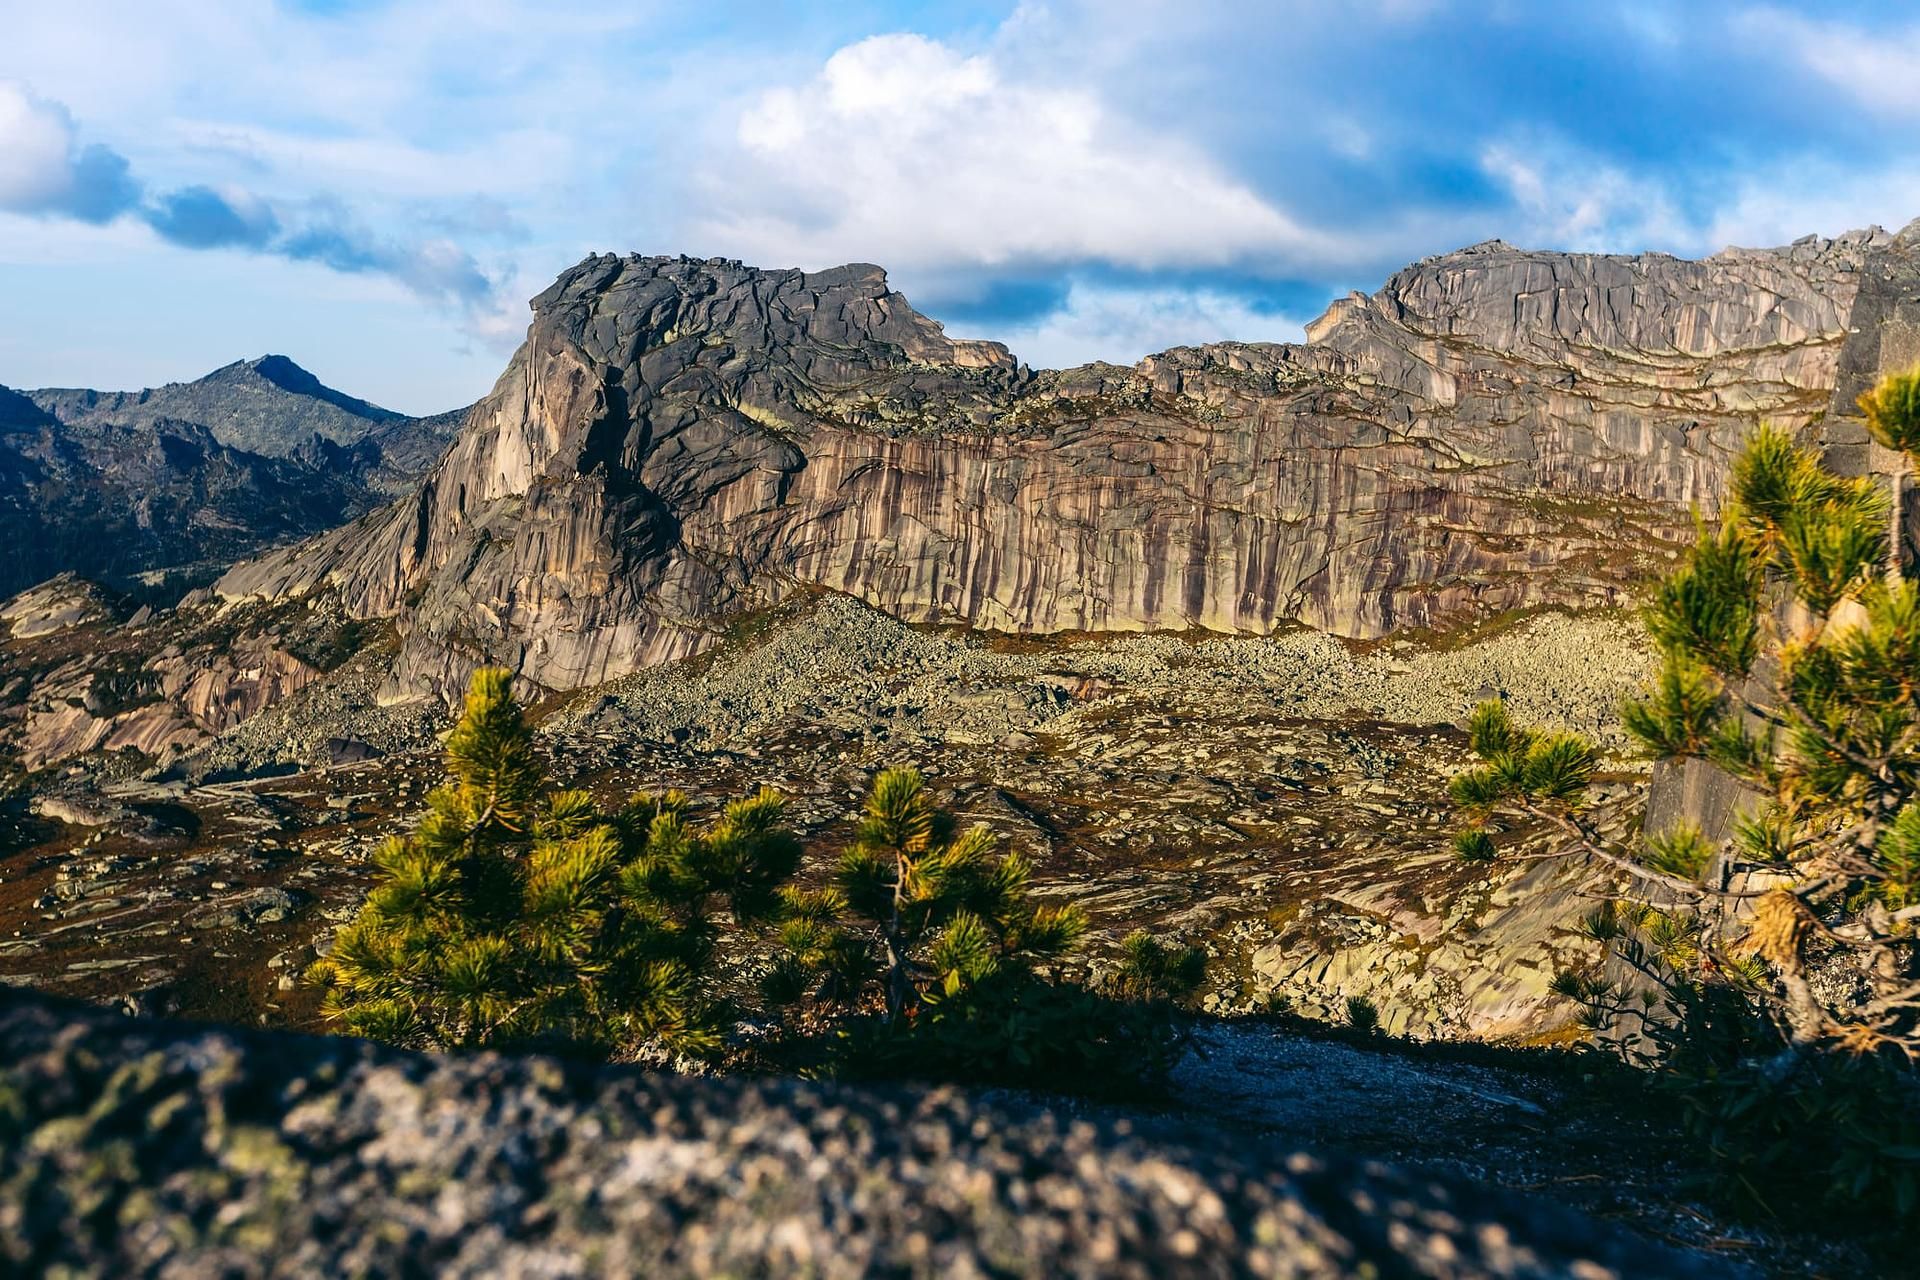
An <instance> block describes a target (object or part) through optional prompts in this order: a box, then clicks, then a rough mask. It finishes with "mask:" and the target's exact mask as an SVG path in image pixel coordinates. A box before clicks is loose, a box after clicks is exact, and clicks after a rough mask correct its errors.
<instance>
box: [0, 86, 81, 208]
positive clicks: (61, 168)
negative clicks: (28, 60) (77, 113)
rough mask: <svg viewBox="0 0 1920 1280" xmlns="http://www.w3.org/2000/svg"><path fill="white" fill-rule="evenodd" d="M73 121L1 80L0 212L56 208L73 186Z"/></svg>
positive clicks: (22, 87) (55, 105)
mask: <svg viewBox="0 0 1920 1280" xmlns="http://www.w3.org/2000/svg"><path fill="white" fill-rule="evenodd" d="M73 148H74V132H73V121H72V119H71V118H69V117H68V115H67V113H66V112H65V111H63V110H62V109H61V108H60V107H59V106H58V105H57V104H55V103H51V102H45V101H42V100H41V99H39V98H36V97H34V96H33V95H32V94H30V93H28V92H27V88H26V86H25V85H23V84H18V83H16V82H14V81H11V80H0V208H7V209H18V210H34V209H43V208H47V207H49V206H52V205H55V204H57V203H59V202H60V201H61V200H62V199H63V198H64V197H65V196H66V194H67V191H68V190H69V188H70V187H71V186H72V183H73Z"/></svg>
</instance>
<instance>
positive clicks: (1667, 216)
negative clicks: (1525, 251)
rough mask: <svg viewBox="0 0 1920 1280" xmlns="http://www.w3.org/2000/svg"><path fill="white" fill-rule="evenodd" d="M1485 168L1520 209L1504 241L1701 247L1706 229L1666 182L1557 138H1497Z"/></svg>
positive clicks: (1577, 247)
mask: <svg viewBox="0 0 1920 1280" xmlns="http://www.w3.org/2000/svg"><path fill="white" fill-rule="evenodd" d="M1480 168H1481V171H1482V172H1484V173H1485V174H1486V175H1487V176H1488V177H1490V178H1492V179H1493V180H1494V181H1496V182H1498V183H1499V184H1500V185H1501V186H1502V187H1504V188H1505V189H1506V192H1507V196H1508V198H1509V199H1510V200H1512V202H1513V206H1514V209H1515V210H1516V211H1517V212H1518V213H1519V214H1520V218H1521V220H1520V222H1519V223H1518V224H1517V225H1514V226H1513V228H1512V230H1510V231H1508V232H1505V233H1503V237H1502V238H1503V239H1506V240H1511V241H1515V242H1518V243H1521V244H1524V245H1525V246H1527V247H1529V248H1543V249H1565V250H1570V251H1574V252H1589V253H1621V252H1628V253H1632V252H1638V251H1639V250H1642V249H1664V250H1668V251H1670V252H1691V251H1693V250H1695V249H1697V248H1698V247H1699V244H1700V229H1699V228H1698V227H1696V226H1694V225H1692V224H1690V223H1689V222H1688V221H1687V219H1686V218H1685V217H1684V216H1683V215H1682V214H1681V213H1680V211H1679V209H1678V208H1677V207H1676V205H1675V202H1674V200H1673V199H1672V197H1671V196H1670V195H1669V193H1668V192H1667V191H1666V189H1665V188H1664V187H1662V186H1661V184H1660V183H1659V182H1657V181H1656V180H1654V179H1651V178H1646V177H1642V176H1638V175H1635V174H1632V173H1629V172H1628V171H1626V170H1624V169H1621V168H1619V167H1617V166H1615V165H1610V164H1607V163H1605V162H1603V161H1601V160H1599V159H1598V158H1596V157H1594V156H1592V155H1589V154H1586V153H1584V152H1580V151H1577V150H1573V149H1570V148H1567V147H1565V146H1564V145H1562V144H1559V143H1557V142H1554V141H1552V140H1546V139H1540V138H1531V139H1527V140H1524V141H1509V142H1499V143H1494V144H1492V145H1489V146H1487V147H1485V148H1483V149H1482V150H1481V153H1480Z"/></svg>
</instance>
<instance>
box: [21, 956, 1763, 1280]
mask: <svg viewBox="0 0 1920 1280" xmlns="http://www.w3.org/2000/svg"><path fill="white" fill-rule="evenodd" d="M0 1261H3V1262H4V1264H5V1265H6V1266H8V1267H11V1268H13V1269H14V1270H15V1271H16V1273H18V1274H45V1273H48V1272H52V1271H56V1270H58V1271H61V1272H62V1273H64V1274H69V1275H97V1276H114V1277H121V1276H140V1275H166V1276H203V1275H204V1276H213V1275H219V1276H266V1275H284V1276H311V1275H403V1274H413V1275H427V1274H430V1275H447V1276H466V1275H471V1276H478V1275H486V1276H535V1275H537V1276H600V1275H646V1276H661V1277H666V1276H798V1275H813V1276H822V1277H841V1276H848V1277H851V1276H872V1275H898V1276H943V1277H945V1276H989V1275H992V1276H1059V1275H1084V1276H1092V1275H1100V1276H1143V1277H1144V1276H1176V1275H1205V1276H1236V1275H1245V1276H1287V1277H1336V1276H1356V1275H1376V1276H1431V1277H1450V1278H1456V1280H1465V1278H1466V1277H1480V1276H1516V1277H1517V1276H1530V1277H1548V1276H1555V1277H1559V1276H1566V1277H1581V1278H1583V1280H1601V1278H1602V1277H1609V1276H1620V1277H1625V1276H1634V1277H1639V1276H1653V1275H1659V1276H1672V1277H1684V1276H1692V1275H1709V1274H1728V1273H1729V1272H1727V1271H1723V1270H1720V1269H1718V1268H1714V1269H1708V1268H1706V1267H1704V1266H1703V1265H1702V1264H1700V1263H1697V1262H1694V1261H1692V1260H1690V1259H1686V1258H1683V1257H1680V1256H1678V1255H1675V1254H1672V1253H1670V1252H1668V1251H1666V1250H1664V1249H1661V1248H1659V1247H1657V1246H1653V1245H1650V1244H1647V1243H1645V1242H1643V1241H1640V1240H1638V1239H1637V1238H1634V1237H1632V1236H1629V1235H1626V1234H1624V1233H1622V1232H1621V1231H1619V1230H1618V1229H1617V1228H1609V1227H1606V1226H1603V1225H1601V1224H1599V1223H1597V1222H1594V1221H1591V1220H1587V1219H1583V1218H1580V1217H1576V1216H1574V1215H1571V1214H1569V1213H1567V1212H1565V1211H1563V1210H1559V1209H1556V1208H1553V1207H1550V1206H1546V1205H1543V1204H1540V1203H1538V1202H1535V1201H1531V1200H1528V1199H1525V1198H1520V1197H1515V1196H1512V1195H1508V1194H1502V1193H1496V1192H1492V1191H1488V1190H1485V1189H1480V1188H1475V1187H1473V1186H1471V1185H1466V1184H1457V1183H1448V1182H1443V1181H1439V1180H1435V1179H1430V1178H1425V1177H1411V1176H1408V1175H1406V1174H1404V1173H1400V1172H1397V1171H1395V1170H1393V1169H1391V1168H1388V1167H1384V1166H1380V1165H1376V1164H1357V1163H1351V1162H1345V1161H1333V1160H1325V1159H1317V1158H1314V1157H1311V1156H1305V1155H1287V1154H1285V1153H1283V1152H1278V1151H1273V1150H1268V1149H1266V1148H1265V1147H1264V1146H1263V1145H1262V1144H1260V1143H1258V1142H1257V1141H1251V1140H1248V1139H1246V1138H1244V1137H1232V1136H1229V1135H1225V1134H1222V1133H1218V1132H1208V1131H1200V1130H1193V1131H1189V1132H1185V1133H1181V1134H1173V1133H1156V1134H1155V1135H1154V1136H1148V1135H1146V1134H1145V1133H1139V1134H1136V1133H1133V1132H1131V1131H1130V1130H1129V1128H1128V1126H1127V1125H1125V1124H1124V1123H1122V1122H1117V1121H1111V1120H1110V1121H1104V1122H1089V1121H1070V1120H1066V1119H1063V1118H1060V1117H1058V1116H1056V1115H1054V1114H1052V1113H1050V1112H1047V1111H1045V1110H1041V1109H1038V1108H1034V1107H1031V1106H1020V1105H1013V1104H1009V1105H1006V1106H993V1105H989V1104H987V1103H985V1102H983V1101H981V1100H979V1099H977V1098H974V1097H971V1096H969V1095H967V1094H964V1093H960V1092H957V1091H953V1090H932V1091H927V1090H906V1089H900V1090H853V1089H843V1088H833V1087H828V1086H824V1085H814V1084H804V1083H799V1082H794V1081H777V1080H776V1081H767V1080H757V1081H756V1080H738V1079H694V1078H686V1077H672V1076H659V1075H649V1074H645V1073H641V1072H638V1071H632V1070H622V1069H597V1070H596V1069H593V1068H590V1067H586V1066H581V1065H568V1064H563V1063H560V1062H556V1061H553V1060H550V1059H543V1058H508V1057H499V1056H492V1055H480V1056H475V1057H466V1058H435V1057H428V1056H423V1055H417V1054H407V1053H401V1052H395V1051H389V1050H383V1049H379V1048H376V1047H374V1046H372V1045H369V1044H366V1043H364V1042H359V1041H351V1040H327V1039H313V1038H307V1037H300V1036H290V1035H272V1034H267V1033H248V1032H241V1031H234V1030H215V1029H208V1028H195V1027H189V1026H180V1025H170V1024H166V1023H154V1022H143V1021H128V1020H125V1019H121V1018H119V1017H117V1016H115V1015H111V1014H107V1013H104V1012H101V1011H97V1010H92V1009H88V1008H86V1007H84V1006H78V1005H72V1004H66V1003H60V1002H54V1001H50V1000H47V999H45V998H43V997H36V996H29V995H25V994H19V993H11V992H5V991H0Z"/></svg>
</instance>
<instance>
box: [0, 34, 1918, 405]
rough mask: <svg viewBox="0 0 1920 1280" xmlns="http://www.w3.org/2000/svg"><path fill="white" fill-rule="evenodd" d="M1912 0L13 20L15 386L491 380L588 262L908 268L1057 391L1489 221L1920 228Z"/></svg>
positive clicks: (1786, 236)
mask: <svg viewBox="0 0 1920 1280" xmlns="http://www.w3.org/2000/svg"><path fill="white" fill-rule="evenodd" d="M1916 68H1920V5H1916V4H1911V3H1844V2H1842V0H1833V2H1829V3H1819V4H1813V3H1803V4H1798V5H1791V4H1765V3H1744V2H1741V0H1671V2H1670V3H1652V2H1650V0H1583V3H1580V4H1569V3H1564V2H1562V0H1531V2H1522V0H1482V2H1479V3H1473V2H1469V0H1457V2H1450V0H1177V2H1163V0H1024V2H1020V3H966V2H960V3H949V4H934V3H896V4H881V3H874V2H872V0H836V2H834V3H816V4H802V3H796V2H784V3H781V2H775V0H764V2H759V3H755V2H752V0H742V2H740V3H726V2H724V0H705V2H704V3H689V2H688V0H675V2H671V3H667V2H662V3H653V2H651V0H645V2H633V0H629V2H627V3H569V2H568V0H0V384H6V385H11V386H17V387H39V386H92V387H97V388H102V389H109V390H120V389H129V388H136V387H141V386H148V385H157V384H159V383H162V382H167V381H175V380H184V379H189V378H193V377H198V376H200V375H201V374H203V373H206V372H208V371H210V370H212V369H213V368H215V367H217V366H219V365H222V364H226V363H228V362H230V361H232V360H237V359H245V358H249V357H252V356H257V355H262V354H266V353H268V352H275V353H279V354H284V355H287V356H291V357H292V358H293V359H295V360H296V361H298V362H299V363H301V364H302V365H304V366H305V367H307V368H308V369H310V370H312V371H313V372H314V373H316V374H317V375H319V376H320V377H321V378H322V380H324V381H326V382H328V383H330V384H332V385H334V386H336V387H338V388H340V389H342V390H344V391H347V392H350V393H352V394H354V395H358V396H363V397H365V398H367V399H370V400H374V401H376V402H378V403H382V404H385V405H388V406H390V407H393V408H396V409H401V410H404V411H409V412H431V411H436V410H440V409H446V408H452V407H456V406H460V405H464V404H466V403H468V402H470V401H472V400H474V399H477V398H478V397H479V396H481V395H482V394H484V393H485V392H486V391H487V389H488V388H489V387H490V386H491V385H492V383H493V380H494V379H495V378H496V377H497V376H498V375H499V373H500V371H501V369H502V368H503V367H504V365H505V362H506V359H507V357H508V355H510V354H511V352H512V350H513V348H514V347H515V346H516V345H517V344H518V343H519V341H520V339H521V338H522V337H523V336H524V333H525V330H526V325H527V320H528V314H529V313H528V309H527V300H528V299H529V298H531V297H532V296H533V295H535V294H536V293H538V292H539V291H540V290H541V289H543V288H544V287H545V286H546V284H547V283H548V282H549V281H551V280H552V278H553V277H554V276H555V275H556V274H557V273H558V272H559V271H561V270H562V269H564V268H565V267H567V266H568V265H570V264H572V263H573V262H576V261H578V260H579V259H580V258H582V257H584V256H585V255H586V254H588V253H592V252H607V251H613V252H620V253H627V252H640V253H667V254H678V253H686V254H691V255H694V256H699V257H709V256H712V257H730V258H741V259H744V260H746V261H747V262H750V263H753V264H755V265H758V266H764V267H782V268H784V267H800V268H805V269H809V270H811V269H818V268H821V267H826V266H832V265H836V264H839V263H842V262H876V263H879V264H880V265H882V266H884V267H886V268H887V270H888V275H889V279H890V280H891V281H892V283H893V286H894V287H895V288H897V289H899V290H900V291H901V292H903V293H905V294H906V295H907V297H908V298H909V299H910V300H911V301H912V302H913V303H914V305H915V306H916V307H918V308H919V309H920V310H922V311H924V312H926V313H927V314H929V315H932V316H934V317H935V318H937V319H939V320H941V321H943V322H944V323H945V324H946V326H947V329H948V332H950V333H952V334H955V335H958V336H967V337H991V338H996V339H999V340H1000V341H1003V342H1005V343H1007V344H1008V345H1009V346H1010V347H1012V349H1013V350H1014V352H1015V354H1016V355H1018V356H1020V357H1021V358H1022V359H1024V360H1027V361H1028V362H1030V363H1032V364H1034V365H1036V366H1040V367H1048V366H1052V367H1058V366H1062V365H1068V364H1075V363H1079V362H1082V361H1086V360H1093V359H1107V360H1113V361H1118V362H1131V361H1134V360H1137V359H1138V358H1140V357H1141V356H1143V355H1146V354H1149V353H1151V352H1153V351H1157V350H1162V349H1164V348H1166V347H1169V346H1174V345H1178V344H1181V343H1186V342H1200V341H1209V340H1219V339H1241V340H1280V341H1285V340H1294V339H1298V338H1299V337H1300V334H1301V330H1302V326H1303V324H1304V323H1305V322H1307V321H1309V320H1311V319H1312V318H1313V317H1314V316H1316V315H1317V314H1319V312H1320V311H1321V310H1322V309H1323V308H1324V307H1325V305H1326V304H1327V302H1329V301H1330V300H1331V299H1333V298H1335V297H1338V296H1340V295H1341V294H1343V293H1345V292H1346V291H1347V290H1350V289H1360V290H1363V291H1366V290H1372V289H1374V288H1377V287H1378V286H1379V284H1380V283H1381V282H1382V281H1383V280H1384V279H1385V278H1386V276H1388V275H1389V274H1391V273H1392V272H1393V271H1394V270H1395V269H1397V268H1398V267H1400V266H1402V265H1405V264H1406V263H1408V262H1412V261H1415V260H1417V259H1419V258H1421V257H1424V256H1426V255H1429V254H1433V253H1440V252H1445V251H1447V250H1449V249H1453V248H1458V247H1460V246H1463V245H1467V244H1472V243H1475V242H1477V241H1480V240H1486V239H1491V238H1495V237H1498V238H1501V239H1505V240H1508V241H1510V242H1513V243H1515V244H1519V245H1523V246H1527V247H1533V248H1552V249H1567V250H1589V251H1602V252H1640V251H1644V250H1658V251H1664V252H1670V253H1677V254H1681V255H1686V256H1699V255H1703V254H1708V253H1712V252H1715V251H1717V250H1719V249H1721V248H1723V247H1725V246H1727V245H1733V244H1737V245H1746V246H1761V245H1773V244H1783V243H1786V242H1789V241H1791V240H1793V239H1796V238H1798V237H1799V236H1802V235H1805V234H1808V233H1817V234H1820V235H1836V234H1839V233H1840V232H1843V231H1846V230H1849V229H1851V228H1855V227H1861V226H1866V225H1868V224H1873V223H1878V224H1881V225H1884V226H1887V227H1890V228H1898V227H1900V226H1902V225H1904V224H1905V223H1906V222H1908V221H1909V220H1911V219H1912V218H1914V217H1916V216H1920V71H1917V70H1916Z"/></svg>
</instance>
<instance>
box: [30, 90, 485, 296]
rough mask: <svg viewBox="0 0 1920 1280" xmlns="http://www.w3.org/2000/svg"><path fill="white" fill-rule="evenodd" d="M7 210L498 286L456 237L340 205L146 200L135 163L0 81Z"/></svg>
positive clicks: (53, 107)
mask: <svg viewBox="0 0 1920 1280" xmlns="http://www.w3.org/2000/svg"><path fill="white" fill-rule="evenodd" d="M0 210H4V211H6V212H10V213H23V214H28V215H33V216H40V217H52V218H72V219H77V220H79V221H81V222H86V223H93V224H103V223H107V222H111V221H113V220H115V219H117V218H120V217H122V216H127V215H131V216H133V217H135V218H137V219H138V220H140V221H141V222H144V223H145V224H146V225H147V226H148V227H150V228H151V229H152V230H153V231H154V233H155V234H157V235H158V236H159V237H160V238H161V239H163V240H165V241H167V242H168V243H169V244H174V245H178V246H180V247H182V248H186V249H243V250H250V251H253V252H257V253H269V254H274V255H277V256H279V257H283V258H288V259H290V260H292V261H296V262H315V263H319V264H320V265H322V266H326V267H330V268H332V269H333V270H335V271H342V272H348V273H363V272H365V273H376V274H380V275H385V276H389V277H391V278H392V279H394V280H396V281H398V282H399V283H400V284H402V285H403V286H405V287H406V288H408V289H410V290H412V291H413V292H414V293H416V294H418V295H419V296H421V297H423V298H427V299H429V300H431V301H436V302H450V303H456V304H460V305H462V306H467V307H475V308H478V307H483V306H485V305H486V304H487V303H488V302H489V299H490V295H491V293H492V284H491V282H490V281H489V280H488V278H487V275H486V273H485V272H483V271H482V270H481V268H480V266H479V264H478V263H477V262H476V261H475V260H474V258H473V256H472V255H471V254H469V253H467V252H466V251H465V250H464V249H461V248H460V247H459V246H458V245H456V244H454V243H453V242H452V241H450V240H448V239H445V238H443V237H441V238H432V239H427V240H424V241H419V242H409V241H405V240H400V239H396V238H393V237H388V236H380V235H376V234H375V233H373V232H372V231H370V230H368V229H367V228H366V227H364V226H362V225H360V224H359V223H357V222H356V221H355V220H354V219H353V218H352V216H351V215H350V214H349V213H348V212H347V211H346V209H345V208H344V207H343V206H342V205H340V204H339V202H337V201H333V200H327V199H308V200H305V201H298V202H275V201H273V200H270V199H268V198H266V197H263V196H261V195H259V194H258V193H256V192H252V191H249V190H246V189H245V188H242V187H237V186H232V185H226V186H222V187H219V188H215V187H213V186H208V185H204V184H192V185H188V186H183V187H178V188H175V189H173V190H168V191H158V192H153V193H151V194H148V193H146V192H144V191H143V188H142V186H141V184H140V183H139V182H137V181H136V180H135V179H134V177H133V172H132V165H131V164H130V163H129V162H128V161H127V159H126V158H125V157H124V156H122V155H120V154H119V153H118V152H116V151H114V150H113V149H111V148H109V147H106V146H102V145H100V144H98V143H95V144H92V145H88V146H82V145H81V144H80V138H79V129H78V127H77V126H76V124H75V122H74V120H73V117H72V115H71V113H69V112H68V111H67V109H66V108H65V107H64V106H63V105H61V104H60V103H57V102H53V101H50V100H47V99H44V98H40V97H37V96H35V95H34V94H33V93H32V92H31V91H30V90H29V89H28V88H27V87H26V86H25V85H24V84H21V83H19V82H17V81H0Z"/></svg>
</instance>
